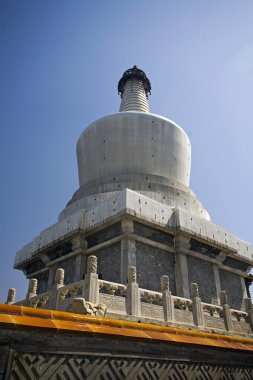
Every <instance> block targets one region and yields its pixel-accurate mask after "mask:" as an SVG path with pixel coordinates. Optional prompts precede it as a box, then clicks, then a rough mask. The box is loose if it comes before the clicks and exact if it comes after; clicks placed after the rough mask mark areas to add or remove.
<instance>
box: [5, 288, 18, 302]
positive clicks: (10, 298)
mask: <svg viewBox="0 0 253 380" xmlns="http://www.w3.org/2000/svg"><path fill="white" fill-rule="evenodd" d="M15 295H16V289H14V288H11V289H9V290H8V296H7V301H6V304H7V305H12V304H13V303H14V302H15Z"/></svg>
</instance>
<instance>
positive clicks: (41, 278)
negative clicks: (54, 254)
mask: <svg viewBox="0 0 253 380" xmlns="http://www.w3.org/2000/svg"><path fill="white" fill-rule="evenodd" d="M48 276H49V270H46V271H45V272H42V273H39V274H37V275H36V276H34V278H37V280H38V287H37V294H41V293H44V292H46V291H47V290H48V288H47V284H48Z"/></svg>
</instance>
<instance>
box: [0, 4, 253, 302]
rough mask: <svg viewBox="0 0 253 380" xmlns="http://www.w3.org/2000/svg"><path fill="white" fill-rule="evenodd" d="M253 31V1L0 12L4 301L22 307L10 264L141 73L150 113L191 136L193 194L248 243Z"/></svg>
mask: <svg viewBox="0 0 253 380" xmlns="http://www.w3.org/2000/svg"><path fill="white" fill-rule="evenodd" d="M252 20H253V2H252V0H250V1H248V0H238V1H233V0H227V1H225V0H219V1H218V0H215V1H194V0H192V1H186V0H185V1H183V0H182V1H180V0H179V1H170V0H164V1H160V0H157V1H155V0H153V1H151V0H150V1H149V0H135V1H131V0H128V1H119V0H104V1H102V0H101V1H97V0H93V1H84V0H82V1H80V0H75V1H68V0H61V1H56V0H22V1H21V0H1V2H0V28H1V33H0V49H1V50H0V52H1V59H0V76H1V78H0V81H1V84H0V104H1V115H0V117H1V120H0V122H1V124H0V125H1V149H0V151H1V157H0V159H1V160H0V162H1V187H0V189H1V253H0V254H1V277H0V279H1V281H0V282H1V286H0V300H1V301H5V298H6V294H7V290H8V288H10V287H15V288H17V298H19V299H20V298H22V297H23V296H24V294H25V292H26V289H27V281H26V280H25V277H24V275H23V274H22V273H21V272H19V271H16V270H15V271H14V270H13V269H12V266H13V262H14V257H15V252H16V251H17V250H18V249H20V248H21V247H22V246H23V245H24V244H26V243H28V242H30V241H31V240H32V239H33V238H34V237H35V236H36V235H37V234H38V233H39V232H40V231H41V230H43V229H44V228H46V227H48V226H50V225H51V224H53V223H55V222H56V220H57V216H58V214H59V212H60V211H61V210H62V209H63V208H64V207H65V205H66V203H67V201H68V200H69V199H70V198H71V196H72V194H73V192H74V191H75V190H76V189H77V188H78V177H77V165H76V156H75V144H76V141H77V139H78V137H79V135H80V133H81V132H82V130H83V129H84V128H85V127H86V126H87V125H88V124H89V123H90V122H92V121H94V120H95V119H97V118H99V117H101V116H103V115H105V114H110V113H114V112H117V111H118V108H119V103H120V98H119V97H118V95H117V89H116V88H117V82H118V80H119V78H120V77H121V75H122V73H123V71H125V70H126V69H128V68H130V67H132V66H133V65H134V64H136V65H138V66H139V67H140V68H142V69H143V70H144V71H145V72H146V74H147V75H148V77H149V78H150V80H151V83H152V95H151V97H150V98H149V99H150V107H151V110H152V112H154V113H158V114H162V115H164V116H166V117H169V118H170V119H172V120H174V121H175V122H177V123H178V124H180V125H181V126H182V127H183V128H184V130H185V131H186V132H187V134H188V135H189V137H190V139H191V143H192V171H191V188H192V189H193V190H194V191H195V193H196V194H197V196H198V198H199V199H200V200H201V201H202V203H203V204H204V206H205V208H206V209H207V210H208V211H209V213H210V215H211V218H212V220H213V222H215V223H217V224H220V225H223V226H224V227H226V228H227V229H228V230H230V231H231V232H233V233H235V234H236V235H237V236H238V237H240V238H242V239H244V240H247V241H250V242H253V233H252V225H253V224H252V212H253V196H252V189H253V173H252V164H253V153H252V147H253V144H252V143H253V126H252V121H253V105H252V93H253V21H252Z"/></svg>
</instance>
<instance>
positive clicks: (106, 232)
mask: <svg viewBox="0 0 253 380" xmlns="http://www.w3.org/2000/svg"><path fill="white" fill-rule="evenodd" d="M121 234H122V228H121V223H120V222H118V223H115V224H113V225H112V226H109V227H107V228H104V229H103V230H101V231H99V232H96V233H95V234H92V235H89V236H87V237H86V240H87V242H88V247H89V248H91V247H94V246H95V245H97V244H100V243H103V242H105V241H107V240H109V239H112V238H115V237H117V236H119V235H121Z"/></svg>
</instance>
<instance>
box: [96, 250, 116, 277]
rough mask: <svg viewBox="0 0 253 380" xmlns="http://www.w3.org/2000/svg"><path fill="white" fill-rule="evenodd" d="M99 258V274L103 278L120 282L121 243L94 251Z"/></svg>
mask: <svg viewBox="0 0 253 380" xmlns="http://www.w3.org/2000/svg"><path fill="white" fill-rule="evenodd" d="M94 255H95V256H97V258H98V274H99V276H100V278H101V275H102V279H103V280H106V281H112V282H120V260H121V243H117V244H114V245H111V246H109V247H106V248H103V249H99V250H98V251H96V252H95V253H94Z"/></svg>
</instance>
